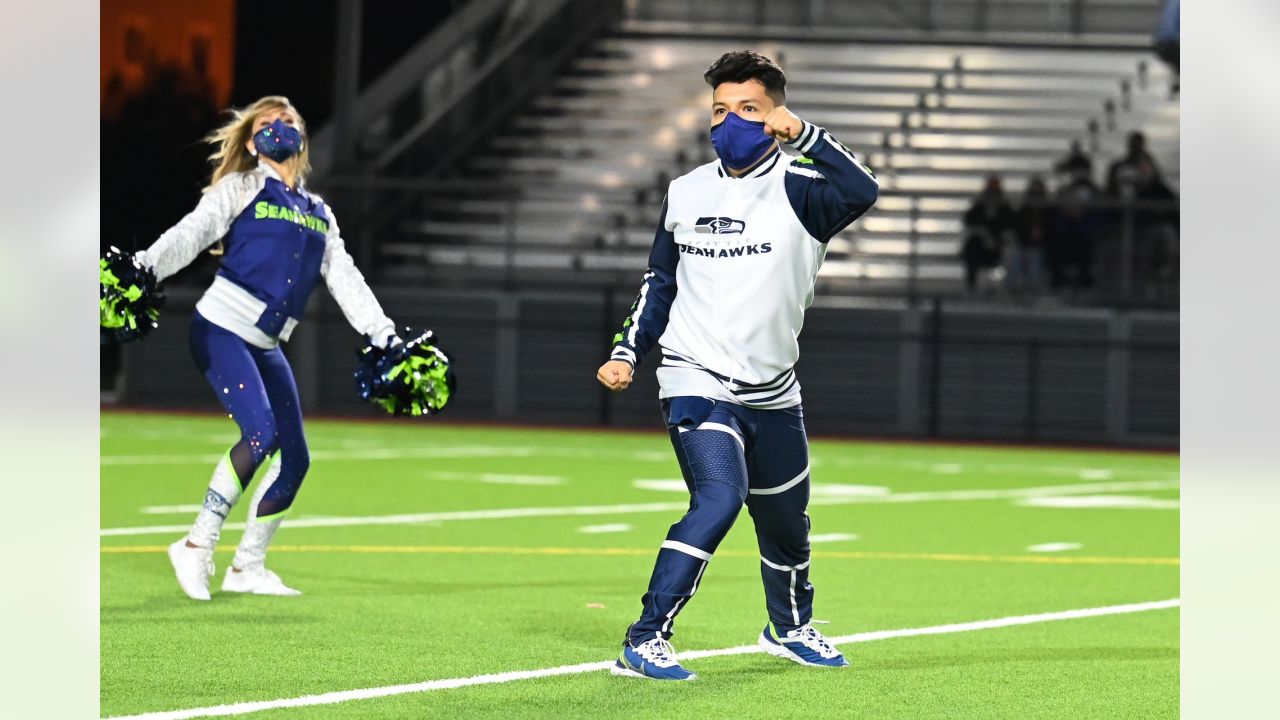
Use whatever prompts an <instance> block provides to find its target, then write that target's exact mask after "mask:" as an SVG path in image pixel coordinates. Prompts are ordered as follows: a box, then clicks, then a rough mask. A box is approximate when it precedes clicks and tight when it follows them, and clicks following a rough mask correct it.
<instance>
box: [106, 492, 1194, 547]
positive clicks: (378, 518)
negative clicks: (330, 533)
mask: <svg viewBox="0 0 1280 720" xmlns="http://www.w3.org/2000/svg"><path fill="white" fill-rule="evenodd" d="M1176 487H1178V482H1177V481H1176V480H1137V481H1133V482H1112V483H1085V484H1079V485H1046V486H1043V487H1033V488H1000V489H994V490H943V491H932V492H914V493H890V494H888V495H848V496H835V497H827V496H818V495H817V494H816V493H815V497H813V498H811V499H810V500H809V504H810V505H851V504H855V503H858V504H860V503H917V502H954V501H967V500H1008V499H1026V498H1044V497H1057V496H1065V495H1087V494H1091V493H1107V492H1131V491H1134V490H1167V489H1172V488H1176ZM688 507H689V504H688V502H665V503H627V504H622V505H580V506H572V507H530V508H501V509H497V510H455V511H452V512H434V513H416V514H409V515H371V516H365V517H333V518H297V519H295V520H289V521H287V522H286V523H285V525H286V527H289V528H308V527H338V526H351V525H411V524H418V523H430V522H450V521H455V520H505V519H509V518H525V517H564V516H574V515H617V514H628V513H645V512H671V511H673V510H687V509H688ZM223 527H224V528H225V529H227V530H243V529H244V523H227V524H226V525H224V526H223ZM188 529H189V527H188V526H186V525H159V526H144V527H120V528H105V529H102V530H99V531H98V535H100V536H103V537H106V536H111V535H160V534H167V533H174V532H185V531H186V530H188Z"/></svg>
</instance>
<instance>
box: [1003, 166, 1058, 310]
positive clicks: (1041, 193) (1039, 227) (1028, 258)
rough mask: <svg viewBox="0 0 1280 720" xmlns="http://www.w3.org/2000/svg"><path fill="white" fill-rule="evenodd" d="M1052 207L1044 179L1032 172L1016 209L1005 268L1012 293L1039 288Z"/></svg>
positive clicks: (1051, 217)
mask: <svg viewBox="0 0 1280 720" xmlns="http://www.w3.org/2000/svg"><path fill="white" fill-rule="evenodd" d="M1052 222H1053V208H1052V205H1051V203H1050V201H1049V189H1048V187H1046V186H1045V184H1044V179H1043V178H1041V177H1040V176H1039V175H1033V176H1032V177H1031V180H1030V181H1028V182H1027V191H1026V192H1025V193H1023V196H1022V206H1021V207H1020V208H1018V215H1017V222H1016V232H1017V241H1016V242H1015V243H1014V244H1013V246H1012V247H1010V248H1009V253H1008V256H1007V258H1006V261H1005V267H1006V268H1008V270H1009V274H1008V275H1007V276H1005V285H1006V287H1008V288H1009V290H1010V291H1011V292H1013V293H1035V292H1037V291H1038V290H1039V289H1040V277H1041V275H1042V274H1043V268H1044V249H1045V246H1046V245H1048V240H1049V233H1050V231H1051V230H1052Z"/></svg>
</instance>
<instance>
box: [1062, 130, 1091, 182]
mask: <svg viewBox="0 0 1280 720" xmlns="http://www.w3.org/2000/svg"><path fill="white" fill-rule="evenodd" d="M1053 170H1054V172H1056V173H1058V174H1060V175H1065V176H1066V177H1067V178H1068V179H1069V182H1075V181H1076V179H1077V178H1079V177H1082V176H1083V177H1085V178H1088V179H1089V180H1092V179H1093V158H1091V157H1089V156H1088V154H1086V153H1085V151H1084V148H1083V147H1082V146H1081V145H1080V141H1079V140H1072V141H1071V150H1070V151H1069V152H1068V153H1067V155H1066V157H1064V158H1062V159H1061V160H1059V161H1058V162H1057V164H1056V165H1054V166H1053Z"/></svg>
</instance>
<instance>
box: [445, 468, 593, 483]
mask: <svg viewBox="0 0 1280 720" xmlns="http://www.w3.org/2000/svg"><path fill="white" fill-rule="evenodd" d="M424 475H425V477H427V478H430V479H432V480H460V481H463V482H479V483H488V484H490V485H540V486H541V485H564V484H565V482H567V478H563V477H560V476H559V475H506V474H503V473H471V472H446V471H433V472H427V473H425V474H424Z"/></svg>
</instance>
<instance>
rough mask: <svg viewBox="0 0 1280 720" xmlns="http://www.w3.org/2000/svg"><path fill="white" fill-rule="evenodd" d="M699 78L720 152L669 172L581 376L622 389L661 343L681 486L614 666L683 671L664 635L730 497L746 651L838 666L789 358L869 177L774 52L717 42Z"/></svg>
mask: <svg viewBox="0 0 1280 720" xmlns="http://www.w3.org/2000/svg"><path fill="white" fill-rule="evenodd" d="M705 79H706V81H707V83H708V84H709V85H710V86H711V88H712V97H711V101H712V103H711V143H712V145H713V146H714V147H715V150H716V154H717V155H718V156H719V159H718V160H717V161H715V162H712V163H708V164H706V165H703V166H701V167H698V168H695V169H694V170H693V171H691V172H689V173H688V174H686V175H683V176H681V177H679V178H676V180H674V181H673V182H672V183H671V186H670V188H669V189H668V192H667V197H666V199H665V200H664V202H663V206H662V216H661V219H660V220H659V221H658V230H657V235H656V237H655V239H654V244H653V250H652V252H651V254H650V256H649V268H648V270H647V272H646V273H645V275H644V281H643V284H642V285H641V287H640V293H639V295H638V296H637V298H636V302H635V304H634V305H633V306H632V312H631V314H630V316H629V317H628V318H627V319H626V321H625V322H624V323H623V327H622V331H621V332H619V333H618V334H617V335H616V336H615V337H614V343H613V350H612V352H611V354H610V359H609V361H608V362H606V363H605V364H604V365H603V366H601V367H600V370H599V371H598V373H597V378H598V379H599V380H600V382H601V383H602V384H604V385H605V386H606V387H608V388H609V389H610V390H614V391H621V390H625V389H626V388H627V387H628V386H629V385H630V383H631V378H632V373H633V370H634V367H635V366H636V365H637V364H638V363H639V362H640V361H641V360H642V359H643V358H644V356H645V355H646V354H648V353H649V352H650V351H651V350H653V349H655V347H656V348H657V349H658V350H659V351H660V353H661V361H660V362H659V364H658V368H657V376H658V382H659V385H660V387H661V391H660V393H659V397H660V398H661V404H662V412H663V418H664V420H665V422H666V425H667V428H668V431H669V433H670V435H671V442H672V445H673V447H674V448H675V452H676V458H677V459H678V461H679V463H680V469H681V471H682V472H683V474H684V480H685V484H686V485H687V486H688V488H689V493H690V503H689V511H688V512H687V513H686V514H685V515H684V517H682V518H681V519H680V521H679V522H677V523H676V524H675V525H672V526H671V529H670V531H668V533H667V537H666V540H665V541H664V542H663V543H662V546H661V548H660V549H659V550H658V557H657V562H656V564H655V566H654V570H653V575H652V577H651V579H650V581H649V588H648V592H646V593H645V595H644V597H643V598H642V601H641V602H642V604H643V611H642V614H641V616H640V619H639V620H637V621H636V622H635V623H633V624H632V625H631V627H630V628H629V629H628V631H627V638H626V641H625V642H624V643H623V649H622V653H621V655H620V657H619V658H618V661H617V663H616V664H615V666H614V668H613V670H614V672H615V673H616V674H619V675H629V676H637V677H647V678H652V679H662V680H690V679H693V678H694V677H696V676H695V675H694V674H693V673H690V672H689V671H687V670H685V669H684V668H682V667H681V666H680V665H679V663H677V662H676V661H675V659H674V657H673V656H674V650H673V649H672V647H671V644H670V642H669V638H670V637H671V635H672V633H673V632H674V630H673V625H674V622H675V618H676V615H677V614H678V613H679V611H680V610H681V609H682V608H683V607H684V606H685V605H686V604H687V603H688V601H689V600H690V599H691V598H692V597H693V595H694V593H695V592H696V591H697V588H698V583H699V581H700V580H701V579H702V574H703V572H704V571H705V570H706V567H707V563H708V562H709V561H710V560H711V557H712V555H713V554H714V553H715V551H716V547H717V546H718V545H719V544H720V541H721V540H722V539H723V538H724V536H725V534H726V533H728V531H729V528H730V527H732V525H733V522H734V520H735V519H736V518H737V515H738V512H739V511H740V510H741V508H742V505H743V504H744V503H745V504H746V505H747V509H748V511H749V512H750V514H751V518H752V520H753V521H754V522H755V527H756V535H757V538H758V540H759V547H760V563H761V564H760V569H761V575H762V578H763V580H764V588H765V597H766V603H765V604H766V607H767V609H768V614H769V622H768V623H767V624H766V625H765V628H764V630H763V631H762V632H761V634H760V638H759V643H760V645H761V646H762V647H763V648H764V649H765V650H766V651H768V652H769V653H770V654H773V655H777V656H779V657H784V658H787V659H789V660H793V661H795V662H798V663H801V664H804V665H817V666H827V667H843V666H846V665H848V663H847V662H846V661H845V659H844V656H843V655H841V654H840V652H839V651H838V650H836V649H835V648H834V647H832V646H831V645H830V644H829V643H827V642H826V640H825V639H824V638H823V637H822V635H821V633H819V632H818V631H817V630H816V629H814V628H813V627H812V625H811V624H810V620H811V618H812V613H813V586H812V585H810V584H809V582H808V575H809V540H808V533H809V516H808V514H807V513H806V512H805V510H806V508H807V506H808V502H809V459H808V455H809V451H808V439H807V437H806V435H805V429H804V416H803V410H802V408H801V398H800V384H799V381H798V380H797V379H796V375H795V370H794V366H795V363H796V360H797V359H798V358H799V345H798V343H797V338H798V337H799V335H800V329H801V326H802V325H803V322H804V311H805V309H806V308H808V306H809V304H810V303H811V302H812V300H813V288H814V280H815V278H816V277H817V273H818V268H819V267H820V266H821V264H822V259H823V256H824V255H825V254H826V243H827V241H828V240H830V239H831V238H832V236H834V235H835V234H836V233H838V232H840V231H841V230H843V229H844V228H845V227H847V226H848V225H849V223H851V222H853V221H854V220H855V219H857V218H858V217H859V216H860V215H862V214H863V213H865V212H866V211H867V210H868V209H869V208H870V207H871V206H872V204H874V203H875V200H876V196H877V187H878V186H877V184H876V181H875V178H874V176H872V174H871V172H870V171H869V170H867V168H866V167H865V166H863V165H862V164H861V163H859V162H858V161H857V160H856V159H855V158H854V156H853V153H851V152H850V151H849V150H848V148H846V147H844V146H843V145H841V144H840V143H839V142H838V141H837V140H836V139H835V138H833V137H832V136H831V134H830V133H828V132H827V131H826V130H824V129H823V128H820V127H818V126H816V125H813V124H811V123H808V122H806V121H804V120H802V119H801V118H799V117H797V116H796V115H795V114H793V113H792V112H791V111H790V110H788V109H787V107H786V105H785V103H786V78H785V76H784V75H783V72H782V70H781V68H779V67H778V66H777V65H776V64H774V63H773V61H771V60H769V59H768V58H766V57H764V56H761V55H759V54H757V53H754V52H750V51H738V52H731V53H727V54H725V55H724V56H723V57H721V58H720V59H719V60H717V61H716V62H715V63H714V64H713V65H712V66H711V67H710V69H708V70H707V73H706V75H705ZM780 142H781V143H785V144H786V145H788V146H789V147H791V148H792V149H793V150H796V151H798V152H799V153H801V155H800V157H797V158H792V157H790V156H788V155H786V154H784V153H783V152H782V149H781V148H780V146H779V143H780Z"/></svg>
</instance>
